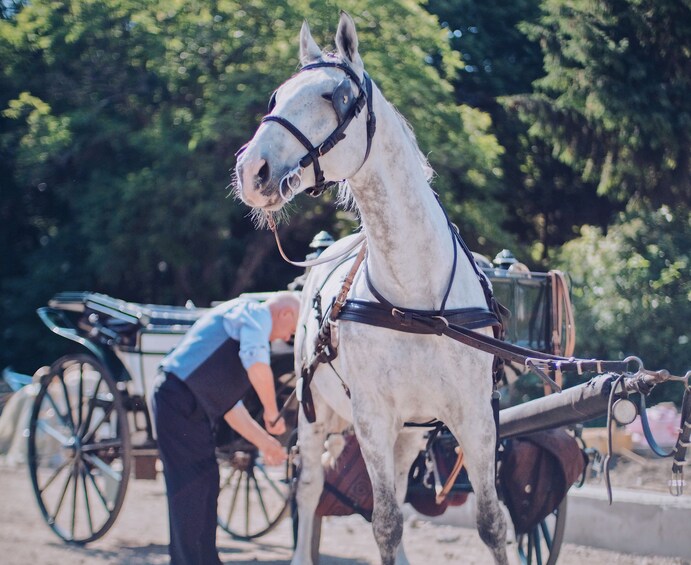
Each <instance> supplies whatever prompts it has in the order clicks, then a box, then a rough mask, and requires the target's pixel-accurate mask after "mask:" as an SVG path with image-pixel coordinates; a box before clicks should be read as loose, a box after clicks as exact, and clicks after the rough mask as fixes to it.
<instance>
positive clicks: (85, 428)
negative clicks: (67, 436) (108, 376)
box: [79, 374, 103, 437]
mask: <svg viewBox="0 0 691 565" xmlns="http://www.w3.org/2000/svg"><path fill="white" fill-rule="evenodd" d="M102 382H103V375H100V374H99V377H98V382H97V383H96V387H95V388H94V394H93V396H92V397H91V398H89V410H88V412H87V413H86V418H84V421H83V422H82V427H81V428H80V429H79V436H80V437H82V436H83V435H84V434H85V433H86V432H87V431H88V429H89V427H90V426H91V418H93V415H94V408H95V407H96V395H97V394H98V389H99V388H101V383H102Z"/></svg>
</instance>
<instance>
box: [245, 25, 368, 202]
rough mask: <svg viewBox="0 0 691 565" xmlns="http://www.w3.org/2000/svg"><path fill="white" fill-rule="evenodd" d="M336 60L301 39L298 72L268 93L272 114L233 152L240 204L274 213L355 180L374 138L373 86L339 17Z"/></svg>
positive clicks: (304, 35) (350, 30) (350, 29)
mask: <svg viewBox="0 0 691 565" xmlns="http://www.w3.org/2000/svg"><path fill="white" fill-rule="evenodd" d="M335 43H336V49H337V51H336V53H325V52H322V50H321V49H320V48H319V46H318V45H317V44H316V42H315V41H314V39H313V37H312V34H311V33H310V29H309V26H308V25H307V22H305V23H303V25H302V29H301V31H300V63H301V68H300V70H299V71H298V72H297V73H296V74H295V75H294V76H292V77H291V78H290V79H288V80H287V81H286V82H284V83H283V84H282V85H281V86H279V87H278V89H277V90H276V91H275V92H274V93H273V95H272V97H271V101H270V102H269V112H268V114H267V115H265V116H264V118H262V121H261V124H260V126H259V128H258V129H257V131H256V133H255V135H254V137H253V138H252V139H251V140H250V141H249V142H248V143H247V144H246V145H245V146H244V147H243V148H242V149H241V150H240V151H239V152H238V161H237V166H236V169H235V179H234V188H235V193H236V196H238V197H239V198H240V199H241V200H242V201H243V202H244V203H245V204H247V205H249V206H251V207H253V208H255V209H261V210H264V211H267V212H276V211H278V210H280V209H281V208H282V207H283V205H284V204H285V203H287V202H289V201H290V200H291V199H292V198H293V197H294V196H295V195H297V194H299V193H300V192H304V191H307V192H308V193H309V194H311V195H313V196H316V195H318V194H320V193H321V191H322V190H323V189H324V187H325V186H326V185H327V184H329V183H333V182H338V181H341V180H344V179H347V178H350V177H351V176H352V175H354V174H355V173H356V172H357V171H358V170H359V169H360V167H361V166H362V165H363V163H364V162H365V161H366V160H367V157H368V156H369V150H370V147H371V142H372V137H373V136H374V127H375V126H374V124H375V122H374V112H373V110H372V86H371V81H370V79H369V77H368V76H367V73H365V70H364V65H363V63H362V59H361V58H360V54H359V53H358V37H357V33H356V31H355V24H354V23H353V20H352V18H351V17H350V16H349V15H348V14H346V13H345V12H341V16H340V21H339V25H338V31H337V33H336V40H335Z"/></svg>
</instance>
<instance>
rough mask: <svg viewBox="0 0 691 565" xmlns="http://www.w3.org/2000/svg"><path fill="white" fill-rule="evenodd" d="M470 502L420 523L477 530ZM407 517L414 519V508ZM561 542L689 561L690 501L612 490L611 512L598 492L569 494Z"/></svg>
mask: <svg viewBox="0 0 691 565" xmlns="http://www.w3.org/2000/svg"><path fill="white" fill-rule="evenodd" d="M472 496H473V495H472V494H471V495H470V496H469V498H468V502H467V503H466V504H464V505H463V506H451V507H449V508H448V509H447V511H446V512H445V513H444V514H443V515H441V516H438V517H435V518H429V517H427V516H423V515H419V517H420V519H421V520H427V521H431V522H433V523H436V524H449V525H453V526H460V527H464V528H475V503H474V501H473V499H472ZM406 506H408V505H406ZM409 511H410V513H413V514H414V513H415V512H414V511H413V510H412V508H409ZM564 541H565V542H567V543H574V544H577V545H584V546H588V547H596V548H600V549H607V550H610V551H617V552H622V553H629V554H634V555H651V556H658V557H680V558H682V559H691V496H689V495H688V494H685V495H683V496H680V497H675V496H672V495H670V494H664V493H652V492H643V491H635V490H627V489H614V490H613V504H612V505H611V506H610V505H609V501H608V499H607V492H606V490H605V489H604V488H603V487H602V486H584V487H582V488H572V489H571V491H569V503H568V508H567V518H566V532H565V534H564Z"/></svg>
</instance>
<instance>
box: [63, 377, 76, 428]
mask: <svg viewBox="0 0 691 565" xmlns="http://www.w3.org/2000/svg"><path fill="white" fill-rule="evenodd" d="M59 378H60V384H61V385H62V392H63V394H64V395H65V404H66V405H67V417H68V418H69V426H70V429H71V430H72V432H73V433H74V432H75V431H76V430H75V427H74V416H73V414H72V404H71V403H70V393H69V392H68V390H67V384H66V383H65V371H64V369H63V371H62V373H61V376H60V377H59Z"/></svg>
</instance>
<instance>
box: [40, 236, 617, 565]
mask: <svg viewBox="0 0 691 565" xmlns="http://www.w3.org/2000/svg"><path fill="white" fill-rule="evenodd" d="M320 235H321V234H320ZM317 239H319V238H317ZM315 241H316V239H315ZM318 251H319V250H318ZM475 257H476V260H477V262H478V265H479V266H480V267H481V268H482V269H483V271H484V272H485V274H486V275H487V276H488V278H489V279H490V280H491V281H492V283H493V286H494V289H495V293H496V294H497V295H498V296H499V298H500V300H501V301H502V302H503V303H504V304H507V305H509V306H510V309H511V310H512V312H513V313H514V314H513V316H512V317H511V318H510V321H509V323H508V324H507V327H506V331H507V340H508V341H509V342H511V343H515V344H520V345H523V346H526V347H530V348H532V349H534V350H537V351H545V352H555V351H556V352H562V353H566V354H568V355H570V354H571V353H572V351H573V347H574V342H573V331H572V330H573V323H572V315H571V306H570V302H569V299H568V290H567V289H566V288H565V286H564V276H563V274H561V273H559V272H557V271H550V272H548V273H539V272H530V271H529V270H527V269H526V268H525V267H524V266H523V265H522V264H521V263H518V262H517V261H515V259H513V258H512V257H511V256H510V254H508V253H507V252H506V251H504V252H502V253H501V254H499V255H498V256H497V258H496V259H495V262H494V263H492V262H490V261H489V260H487V259H486V258H484V257H482V256H479V255H476V256H475ZM299 281H300V279H298V284H299ZM245 296H247V297H248V298H253V299H257V300H262V299H265V298H266V297H267V294H250V295H245ZM204 311H206V309H205V308H197V307H194V306H193V305H191V304H188V306H186V307H174V306H162V305H151V304H136V303H131V302H125V301H123V300H118V299H115V298H112V297H109V296H106V295H103V294H98V293H92V292H61V293H58V294H56V295H55V296H54V297H53V298H52V299H51V300H50V301H49V303H48V305H47V306H46V307H43V308H40V309H39V310H38V315H39V316H40V318H41V320H42V321H43V322H44V323H45V324H46V326H47V327H48V328H50V329H51V331H53V332H54V333H56V334H58V335H60V336H62V337H64V338H66V339H68V340H70V341H71V342H73V343H75V344H76V346H77V347H76V351H75V352H70V353H68V354H66V355H64V356H63V357H61V358H59V359H58V360H56V361H55V362H54V363H53V364H52V365H51V366H50V367H49V368H44V369H43V370H41V371H39V372H38V373H37V375H38V382H37V384H38V386H39V388H38V392H37V394H36V397H35V401H34V407H33V410H32V415H31V420H30V425H29V457H28V463H29V471H30V475H31V480H32V484H33V488H34V492H35V495H36V499H37V502H38V505H39V507H40V510H41V512H42V514H43V517H44V519H45V521H46V523H47V524H48V525H49V526H50V527H51V528H52V530H53V531H54V532H55V533H56V534H57V535H58V536H59V537H60V538H62V539H63V540H64V541H66V542H72V543H88V542H91V541H94V540H96V539H98V538H100V537H101V536H103V535H105V534H106V533H107V532H108V530H109V529H110V528H111V527H112V525H113V524H114V522H115V520H116V518H117V516H118V513H119V511H120V508H121V506H122V503H123V500H124V497H125V493H126V490H127V485H128V481H129V480H130V478H135V479H151V478H155V477H156V465H157V450H156V431H155V427H154V424H153V418H152V409H151V398H152V392H153V387H154V383H155V380H156V376H157V367H158V364H159V362H160V360H161V359H162V357H163V356H164V355H165V354H166V353H167V352H169V351H170V350H171V349H172V348H173V347H174V346H175V345H176V343H177V342H178V341H179V339H180V338H181V337H182V335H183V334H184V333H185V331H186V330H187V329H188V328H189V327H190V326H191V325H192V324H193V323H194V322H195V321H196V320H197V319H198V318H199V316H200V315H201V314H202V313H203V312H204ZM272 366H273V369H274V374H275V376H276V390H277V396H278V399H279V406H282V407H283V408H282V410H283V413H284V415H285V417H286V421H287V422H288V423H289V424H290V423H293V426H290V425H289V429H288V431H287V432H286V434H285V435H284V436H283V437H282V438H280V439H281V440H282V442H283V443H284V444H285V445H287V446H288V448H289V450H290V452H291V457H290V458H289V462H288V464H287V465H286V466H285V467H280V468H275V467H274V468H271V467H267V466H265V465H264V462H263V460H262V457H261V453H259V452H258V451H257V449H256V448H255V447H254V446H252V445H251V444H249V443H248V442H246V441H244V440H243V439H242V438H241V437H239V436H237V434H235V433H234V432H233V431H232V430H230V428H228V427H227V426H222V427H220V428H219V430H218V432H217V445H218V447H217V458H218V461H219V465H220V469H221V494H220V496H219V512H218V524H219V526H220V527H221V528H222V529H223V530H225V531H226V532H227V533H228V534H230V535H231V536H233V537H235V538H237V539H243V540H251V539H254V538H257V537H260V536H262V535H264V534H266V533H268V532H269V531H270V530H271V529H273V528H274V527H275V526H276V525H277V524H278V523H279V522H280V521H281V520H282V519H283V518H284V517H286V516H287V515H288V514H291V510H292V518H293V520H294V523H295V524H297V518H298V517H297V512H296V510H297V509H296V506H295V504H294V503H292V504H291V502H293V501H292V495H293V491H294V487H295V476H296V474H297V473H298V472H299V449H298V447H297V445H296V444H297V430H296V429H295V427H294V423H295V422H296V413H297V401H296V400H295V395H294V389H295V374H294V370H293V350H292V348H291V345H290V344H285V343H283V342H274V343H273V344H272ZM528 378H529V377H528V376H527V372H526V370H525V369H523V368H521V367H519V366H517V365H515V364H511V363H509V364H507V366H506V367H505V378H504V387H503V389H502V392H503V393H504V397H505V398H507V399H511V398H513V396H514V395H513V394H512V389H514V388H516V387H519V388H521V390H522V391H524V389H525V383H523V386H522V387H520V385H521V383H522V381H525V380H526V379H528ZM532 390H533V393H534V394H537V395H541V394H542V392H541V390H542V387H541V386H536V385H535V384H534V383H533V386H532ZM569 390H570V389H569ZM567 392H568V391H567ZM556 396H560V395H555V396H554V398H556ZM593 396H597V398H598V399H600V400H599V401H598V400H597V399H596V401H595V402H596V407H595V408H589V409H590V416H591V417H597V416H601V415H603V414H605V413H606V412H607V407H608V403H607V401H606V400H605V399H604V396H603V394H601V393H599V394H597V395H593ZM535 402H537V401H535V400H534V401H531V402H528V403H527V404H525V405H517V406H515V407H514V408H510V407H508V406H507V407H505V408H504V409H503V410H502V411H501V412H500V416H501V423H500V437H502V438H503V441H504V445H508V444H509V443H510V442H511V441H512V440H511V439H509V438H514V437H516V436H521V435H526V434H528V433H530V432H532V431H535V430H537V429H545V428H549V427H556V426H560V425H566V424H577V423H580V422H582V421H583V420H584V419H585V418H584V416H583V413H582V412H580V411H577V413H578V414H579V415H578V416H575V417H574V416H572V417H570V418H569V417H568V416H565V413H564V412H563V410H561V409H560V410H558V414H560V415H558V416H556V417H555V416H552V419H551V420H550V419H549V417H548V418H547V419H545V417H544V416H543V414H547V413H549V412H550V409H549V408H545V409H544V410H542V411H541V410H538V411H535V410H533V411H532V412H531V413H530V414H525V413H523V412H521V413H520V414H519V416H518V418H516V417H515V416H512V415H511V414H512V410H516V409H518V410H525V408H521V406H531V405H533V404H534V403H535ZM589 402H590V403H591V404H592V403H593V400H592V398H591V400H590V401H589ZM245 403H246V405H247V407H248V409H249V410H250V412H251V413H252V415H253V416H254V417H256V418H257V419H258V421H261V412H260V411H261V404H260V403H259V401H258V399H257V398H256V396H254V394H253V393H250V395H249V397H248V398H247V399H245ZM561 404H563V403H561ZM561 404H560V405H561ZM551 411H552V412H553V413H554V412H557V411H556V409H554V408H552V409H551ZM531 419H532V421H531ZM546 422H547V423H546ZM421 434H422V437H423V438H424V439H425V445H424V447H423V448H421V450H420V454H419V457H418V458H417V459H416V461H415V463H414V465H413V467H412V468H411V470H410V473H409V479H408V501H409V502H410V503H411V504H412V505H413V507H414V508H416V509H417V510H418V511H419V512H420V513H422V514H427V515H438V514H440V513H442V512H443V511H444V510H445V509H446V508H447V506H448V505H449V504H451V505H454V504H459V503H462V502H464V501H465V499H466V497H467V495H468V493H470V492H472V485H471V484H470V482H469V480H468V477H467V474H466V473H465V472H464V471H461V472H458V471H459V469H457V470H456V472H455V473H454V472H453V470H452V468H453V467H454V463H455V461H456V451H455V448H456V446H457V444H456V443H455V441H454V439H453V436H452V435H451V434H450V433H449V432H448V430H447V429H445V428H444V427H443V426H440V425H430V426H427V427H423V429H422V430H421ZM503 451H504V450H502V452H503ZM344 456H345V457H348V456H350V457H352V452H351V453H350V454H348V453H346V454H344ZM358 464H359V465H360V467H359V469H360V474H359V476H358V477H356V479H357V481H356V482H358V483H359V484H353V483H352V472H351V479H347V478H346V479H345V482H344V481H343V477H341V478H340V479H339V477H337V476H334V473H333V471H332V472H331V479H330V481H327V484H326V486H325V494H324V496H323V499H324V504H323V505H322V508H326V510H322V515H330V514H349V513H360V514H362V515H363V516H365V517H367V518H369V517H370V516H369V513H371V494H369V495H368V494H367V493H365V494H364V499H365V502H362V499H359V500H358V499H357V493H358V489H359V490H360V494H362V490H363V489H362V483H363V480H364V482H365V483H366V482H367V481H366V472H365V471H364V466H363V465H362V460H361V458H359V459H358ZM338 473H341V474H344V471H343V467H342V466H341V467H340V468H337V474H338ZM363 473H364V479H363ZM505 475H506V474H504V475H503V476H505ZM349 480H351V482H350V483H349V482H348V481H349ZM367 488H368V486H367V485H366V486H365V488H364V490H365V491H366V490H367ZM369 488H371V487H369ZM567 488H568V486H567ZM442 489H444V491H445V492H444V494H443V496H441V497H440V492H441V491H442ZM353 493H355V496H354V495H353ZM329 497H330V499H331V500H330V503H331V504H330V509H329ZM368 501H369V504H370V506H369V507H368ZM334 502H336V504H335V506H336V507H337V508H336V510H334ZM557 502H558V503H557V504H553V507H550V508H549V509H548V511H547V512H546V513H545V515H544V516H540V519H539V520H538V521H537V523H535V524H531V527H530V528H529V529H527V530H526V529H525V528H523V529H519V530H517V535H516V542H517V543H516V548H517V550H518V552H519V554H520V556H521V557H522V559H523V561H524V562H526V563H538V564H540V565H544V564H548V563H550V564H551V563H555V562H556V559H557V556H558V554H559V549H560V545H561V541H562V537H563V533H564V526H565V520H566V498H563V499H559V500H558V501H557ZM318 540H319V528H317V529H316V532H315V540H314V542H313V544H314V546H315V553H316V549H317V548H318Z"/></svg>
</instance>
